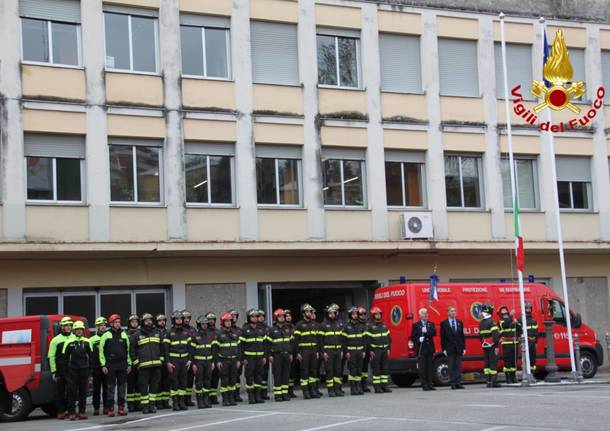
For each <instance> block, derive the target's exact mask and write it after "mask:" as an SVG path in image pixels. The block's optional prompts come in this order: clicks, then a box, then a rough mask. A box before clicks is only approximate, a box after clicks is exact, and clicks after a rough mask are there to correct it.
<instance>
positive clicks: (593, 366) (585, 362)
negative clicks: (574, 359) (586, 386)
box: [580, 350, 597, 379]
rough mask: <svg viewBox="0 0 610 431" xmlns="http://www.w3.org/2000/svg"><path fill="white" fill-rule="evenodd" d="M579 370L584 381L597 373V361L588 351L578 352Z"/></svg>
mask: <svg viewBox="0 0 610 431" xmlns="http://www.w3.org/2000/svg"><path fill="white" fill-rule="evenodd" d="M580 369H581V370H582V376H583V377H584V378H585V379H590V378H592V377H593V376H595V374H596V373H597V359H596V358H595V355H594V354H593V353H591V352H590V351H588V350H581V352H580Z"/></svg>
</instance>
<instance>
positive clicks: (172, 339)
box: [163, 326, 192, 363]
mask: <svg viewBox="0 0 610 431" xmlns="http://www.w3.org/2000/svg"><path fill="white" fill-rule="evenodd" d="M190 344H191V336H190V335H189V333H188V330H187V329H186V328H183V327H182V326H174V327H172V329H170V330H168V331H167V334H165V338H164V339H163V346H164V349H163V356H164V358H165V359H164V360H165V362H166V363H167V361H170V360H172V359H186V360H191V359H192V349H191V345H190Z"/></svg>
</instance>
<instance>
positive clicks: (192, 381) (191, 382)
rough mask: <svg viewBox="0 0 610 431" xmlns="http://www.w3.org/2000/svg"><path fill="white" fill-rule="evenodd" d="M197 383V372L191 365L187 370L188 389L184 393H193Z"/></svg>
mask: <svg viewBox="0 0 610 431" xmlns="http://www.w3.org/2000/svg"><path fill="white" fill-rule="evenodd" d="M194 384H195V373H194V372H193V367H192V366H191V367H190V368H189V369H188V370H187V371H186V389H185V391H184V395H187V396H189V397H190V396H191V395H193V385H194Z"/></svg>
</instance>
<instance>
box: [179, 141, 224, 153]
mask: <svg viewBox="0 0 610 431" xmlns="http://www.w3.org/2000/svg"><path fill="white" fill-rule="evenodd" d="M184 152H185V154H202V155H206V156H234V155H235V145H233V144H223V143H211V142H210V143H208V142H185V143H184Z"/></svg>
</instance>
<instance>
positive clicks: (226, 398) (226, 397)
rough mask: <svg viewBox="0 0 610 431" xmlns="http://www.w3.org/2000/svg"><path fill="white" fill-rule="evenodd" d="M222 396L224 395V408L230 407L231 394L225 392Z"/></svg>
mask: <svg viewBox="0 0 610 431" xmlns="http://www.w3.org/2000/svg"><path fill="white" fill-rule="evenodd" d="M221 395H222V406H223V407H228V406H230V405H231V403H230V402H229V392H223V393H222V394H221Z"/></svg>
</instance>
